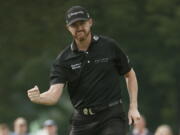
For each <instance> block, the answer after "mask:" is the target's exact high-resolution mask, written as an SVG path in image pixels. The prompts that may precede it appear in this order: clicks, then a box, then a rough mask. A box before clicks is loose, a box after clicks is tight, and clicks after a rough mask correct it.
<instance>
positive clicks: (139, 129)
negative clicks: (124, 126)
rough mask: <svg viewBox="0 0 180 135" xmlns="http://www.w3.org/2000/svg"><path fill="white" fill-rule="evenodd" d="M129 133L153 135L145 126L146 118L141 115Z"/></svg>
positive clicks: (133, 134) (132, 134)
mask: <svg viewBox="0 0 180 135" xmlns="http://www.w3.org/2000/svg"><path fill="white" fill-rule="evenodd" d="M129 135H153V134H152V133H151V132H150V131H149V130H148V129H147V127H146V120H145V118H144V117H143V116H141V119H140V120H139V121H138V122H137V123H136V125H135V126H134V129H133V131H132V132H131V133H130V134H129Z"/></svg>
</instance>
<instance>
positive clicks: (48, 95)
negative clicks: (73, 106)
mask: <svg viewBox="0 0 180 135" xmlns="http://www.w3.org/2000/svg"><path fill="white" fill-rule="evenodd" d="M58 95H59V94H58ZM58 95H56V94H54V92H53V90H48V91H46V92H44V93H41V94H40V100H39V103H38V104H44V105H54V104H55V103H57V101H58V99H59V96H58Z"/></svg>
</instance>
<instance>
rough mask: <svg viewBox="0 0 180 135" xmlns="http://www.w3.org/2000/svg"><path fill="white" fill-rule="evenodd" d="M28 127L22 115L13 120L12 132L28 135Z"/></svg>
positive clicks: (18, 134) (17, 134) (15, 134)
mask: <svg viewBox="0 0 180 135" xmlns="http://www.w3.org/2000/svg"><path fill="white" fill-rule="evenodd" d="M27 130H28V127H27V122H26V119H25V118H23V117H18V118H16V120H15V121H14V133H13V135H28V133H27Z"/></svg>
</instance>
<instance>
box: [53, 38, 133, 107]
mask: <svg viewBox="0 0 180 135" xmlns="http://www.w3.org/2000/svg"><path fill="white" fill-rule="evenodd" d="M130 70H131V66H130V63H129V60H128V58H127V56H126V55H125V54H124V52H123V51H122V50H121V49H120V48H119V47H118V44H117V42H116V41H114V40H113V39H110V38H108V37H104V36H96V35H94V36H92V40H91V44H90V46H89V48H88V50H87V51H84V52H83V51H78V49H77V46H76V44H75V42H73V43H72V44H71V45H69V46H68V47H66V48H65V49H64V50H63V51H62V52H61V53H60V54H59V56H58V57H57V58H56V60H55V62H54V64H53V66H52V70H51V74H50V79H51V81H50V83H51V85H53V84H57V83H67V86H68V92H69V95H70V99H71V102H72V104H73V106H74V107H75V108H76V109H81V108H84V107H93V106H98V105H106V104H108V103H111V102H113V101H116V100H119V99H120V98H121V91H120V86H121V85H120V76H121V75H124V74H126V73H127V72H129V71H130Z"/></svg>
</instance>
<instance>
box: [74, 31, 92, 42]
mask: <svg viewBox="0 0 180 135" xmlns="http://www.w3.org/2000/svg"><path fill="white" fill-rule="evenodd" d="M89 34H90V30H89V31H85V30H81V31H77V32H76V33H75V35H74V36H73V37H74V39H76V40H78V41H80V42H81V41H84V40H86V39H87V37H88V36H89Z"/></svg>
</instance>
